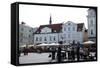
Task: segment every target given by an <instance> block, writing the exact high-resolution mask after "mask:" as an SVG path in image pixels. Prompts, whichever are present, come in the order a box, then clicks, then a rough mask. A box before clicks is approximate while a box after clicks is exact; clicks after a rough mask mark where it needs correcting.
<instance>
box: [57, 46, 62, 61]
mask: <svg viewBox="0 0 100 68" xmlns="http://www.w3.org/2000/svg"><path fill="white" fill-rule="evenodd" d="M57 61H58V62H61V47H60V46H59V47H58V51H57Z"/></svg>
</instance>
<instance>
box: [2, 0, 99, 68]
mask: <svg viewBox="0 0 100 68" xmlns="http://www.w3.org/2000/svg"><path fill="white" fill-rule="evenodd" d="M15 1H24V2H38V3H40V2H41V3H57V4H67V5H88V6H89V5H91V6H99V7H98V8H99V9H98V12H100V0H1V1H0V9H1V10H0V18H1V19H0V41H1V42H0V45H1V47H0V68H16V66H13V65H11V64H10V49H11V48H10V37H11V36H10V4H11V3H13V2H15ZM98 17H100V13H98ZM98 21H100V19H98ZM98 26H100V23H98ZM98 28H99V29H100V27H98ZM99 29H98V35H99V36H98V40H99V41H100V31H99ZM98 43H99V44H98V45H100V42H98ZM4 48H5V49H4ZM4 50H5V51H4ZM98 52H100V46H98ZM99 55H100V53H98V56H99ZM98 58H99V60H98V62H83V63H66V64H53V65H51V64H50V65H35V66H34V65H32V66H21V67H18V68H32V67H36V68H47V67H48V68H62V67H67V68H74V67H76V68H80V67H81V68H99V66H100V57H98Z"/></svg>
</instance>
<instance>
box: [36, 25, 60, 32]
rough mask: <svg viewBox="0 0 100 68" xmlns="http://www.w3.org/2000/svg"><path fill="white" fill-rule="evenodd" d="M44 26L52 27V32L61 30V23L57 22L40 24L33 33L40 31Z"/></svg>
mask: <svg viewBox="0 0 100 68" xmlns="http://www.w3.org/2000/svg"><path fill="white" fill-rule="evenodd" d="M44 27H49V28H51V29H52V32H55V31H56V32H61V29H62V23H59V24H51V25H40V27H39V28H38V29H37V31H36V32H35V33H37V32H38V33H40V32H41V29H42V28H44Z"/></svg>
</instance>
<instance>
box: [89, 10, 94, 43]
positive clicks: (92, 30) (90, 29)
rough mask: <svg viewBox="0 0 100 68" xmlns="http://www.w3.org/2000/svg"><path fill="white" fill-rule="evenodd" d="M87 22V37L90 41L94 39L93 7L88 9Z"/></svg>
mask: <svg viewBox="0 0 100 68" xmlns="http://www.w3.org/2000/svg"><path fill="white" fill-rule="evenodd" d="M87 22H88V38H89V40H91V41H95V40H96V10H95V9H91V8H89V9H88V15H87Z"/></svg>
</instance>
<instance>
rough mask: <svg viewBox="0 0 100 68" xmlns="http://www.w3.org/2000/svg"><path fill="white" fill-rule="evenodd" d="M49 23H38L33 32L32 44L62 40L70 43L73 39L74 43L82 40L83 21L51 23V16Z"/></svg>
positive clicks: (64, 42)
mask: <svg viewBox="0 0 100 68" xmlns="http://www.w3.org/2000/svg"><path fill="white" fill-rule="evenodd" d="M49 23H50V24H48V25H40V27H39V28H38V29H37V31H36V32H35V33H34V44H40V43H48V44H50V43H58V42H60V41H62V42H63V44H70V43H72V42H73V41H75V43H77V42H80V43H82V42H83V40H84V38H83V35H84V32H85V26H84V23H78V24H76V23H74V22H71V21H68V22H64V23H58V24H51V23H52V21H51V17H50V21H49Z"/></svg>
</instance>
